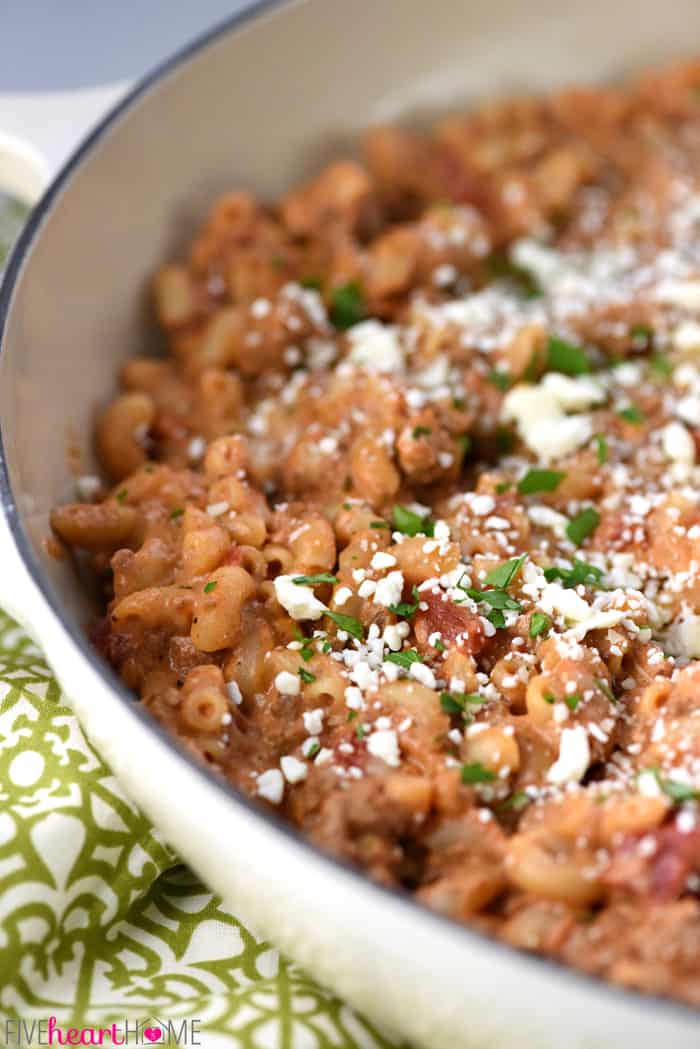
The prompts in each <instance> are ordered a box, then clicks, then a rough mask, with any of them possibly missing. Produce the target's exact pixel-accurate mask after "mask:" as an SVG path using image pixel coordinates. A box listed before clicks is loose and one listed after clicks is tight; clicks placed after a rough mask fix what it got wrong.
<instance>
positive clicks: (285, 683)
mask: <svg viewBox="0 0 700 1049" xmlns="http://www.w3.org/2000/svg"><path fill="white" fill-rule="evenodd" d="M275 688H276V689H277V691H278V692H281V693H282V695H283V696H298V695H299V692H300V690H301V679H300V678H299V677H298V676H297V675H296V674H290V672H289V671H288V670H280V672H279V674H278V675H277V676H276V678H275Z"/></svg>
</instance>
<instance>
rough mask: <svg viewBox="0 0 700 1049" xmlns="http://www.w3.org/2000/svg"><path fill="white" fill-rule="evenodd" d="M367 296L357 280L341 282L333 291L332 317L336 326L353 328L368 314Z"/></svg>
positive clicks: (343, 328) (342, 328) (330, 312)
mask: <svg viewBox="0 0 700 1049" xmlns="http://www.w3.org/2000/svg"><path fill="white" fill-rule="evenodd" d="M366 312H367V309H366V305H365V297H364V293H363V291H362V288H361V287H360V285H359V284H358V282H357V281H355V280H351V281H348V283H347V284H341V285H340V287H338V288H334V289H333V291H332V292H331V305H330V311H329V315H330V319H331V322H332V324H333V325H334V326H335V327H336V328H340V330H341V331H345V330H346V329H347V328H352V326H353V324H357V323H358V322H359V321H361V320H362V318H363V317H364V316H365V315H366Z"/></svg>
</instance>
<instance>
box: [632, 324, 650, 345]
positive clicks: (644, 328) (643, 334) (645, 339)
mask: <svg viewBox="0 0 700 1049" xmlns="http://www.w3.org/2000/svg"><path fill="white" fill-rule="evenodd" d="M630 338H631V339H632V341H633V342H634V343H635V345H636V346H638V347H639V348H640V349H646V347H647V346H651V343H652V341H653V339H654V329H653V328H650V327H649V326H648V325H647V324H633V325H632V327H631V328H630Z"/></svg>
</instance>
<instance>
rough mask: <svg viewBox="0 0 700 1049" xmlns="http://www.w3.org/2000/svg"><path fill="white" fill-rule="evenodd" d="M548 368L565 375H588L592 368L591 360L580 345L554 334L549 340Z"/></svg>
mask: <svg viewBox="0 0 700 1049" xmlns="http://www.w3.org/2000/svg"><path fill="white" fill-rule="evenodd" d="M547 368H548V370H549V371H553V372H563V373H564V375H586V374H587V373H588V372H590V370H591V362H590V361H589V360H588V357H587V356H586V354H585V351H584V350H582V349H581V347H580V346H576V345H574V343H572V342H567V341H566V339H561V338H559V336H557V335H552V336H550V338H549V340H548V342H547Z"/></svg>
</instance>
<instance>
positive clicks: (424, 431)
mask: <svg viewBox="0 0 700 1049" xmlns="http://www.w3.org/2000/svg"><path fill="white" fill-rule="evenodd" d="M432 432H433V431H432V430H431V429H430V427H429V426H414V427H413V433H412V434H411V436H412V437H413V440H414V441H417V440H418V438H419V437H430V435H431V433H432Z"/></svg>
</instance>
